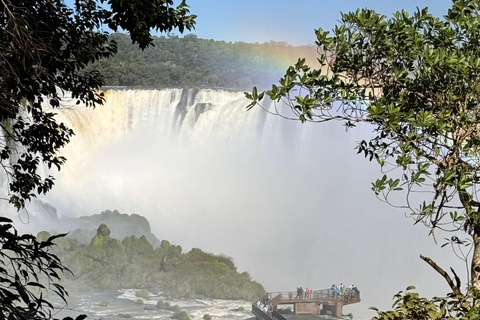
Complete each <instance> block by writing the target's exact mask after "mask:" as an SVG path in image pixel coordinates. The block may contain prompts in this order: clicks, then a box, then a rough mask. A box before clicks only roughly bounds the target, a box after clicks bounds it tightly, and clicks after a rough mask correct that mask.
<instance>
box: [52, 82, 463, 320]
mask: <svg viewBox="0 0 480 320" xmlns="http://www.w3.org/2000/svg"><path fill="white" fill-rule="evenodd" d="M105 95H106V103H105V104H104V105H102V106H98V107H97V108H96V109H95V110H92V109H85V108H82V107H73V106H71V107H69V106H68V105H69V103H68V101H67V102H66V107H65V109H64V110H62V111H60V112H59V114H58V119H59V120H60V121H64V122H65V123H66V124H67V125H69V126H71V127H72V128H73V129H74V131H75V133H76V136H75V137H74V138H73V139H72V142H71V144H70V145H69V146H68V147H67V148H65V150H63V152H62V154H63V155H65V156H66V158H67V159H68V161H67V164H66V165H65V167H64V168H63V169H62V170H61V172H60V173H59V174H57V175H56V176H57V183H56V187H55V188H54V190H53V191H52V192H51V193H50V194H48V195H47V196H46V197H45V198H44V200H46V201H48V202H49V203H50V204H52V205H53V206H55V207H57V208H58V212H59V214H60V215H65V216H66V215H87V214H97V213H99V212H101V211H103V210H105V209H111V210H113V209H117V210H119V211H120V212H125V213H138V214H141V215H144V216H146V217H147V218H148V219H149V220H150V222H151V225H152V231H153V232H154V233H155V234H156V235H157V237H158V238H159V239H168V240H170V241H173V242H174V243H176V244H180V245H182V246H183V247H184V248H185V249H188V248H192V247H199V248H202V249H204V250H206V251H211V252H214V253H225V254H227V255H230V256H232V257H233V258H234V260H235V262H236V264H237V266H238V267H239V269H240V270H242V271H243V270H247V271H248V272H249V273H250V274H251V275H252V277H253V278H254V279H255V280H257V281H259V282H261V283H262V284H263V285H264V287H265V288H266V289H267V290H271V291H286V290H294V288H295V287H296V286H300V285H301V286H304V287H307V286H308V287H311V288H315V289H322V288H327V287H330V286H331V285H332V283H335V284H338V283H340V282H343V283H344V284H355V285H357V286H358V287H359V288H360V290H361V294H362V301H363V302H362V303H361V304H359V305H353V306H349V307H347V308H345V310H344V312H346V313H348V312H352V313H353V314H354V316H355V317H356V318H358V317H360V318H366V317H371V316H373V313H372V312H369V311H368V310H367V309H368V307H370V306H373V305H374V306H378V307H380V308H389V307H390V304H391V300H390V299H391V296H392V295H393V294H394V293H396V292H398V291H399V290H402V289H405V288H406V287H407V286H408V285H411V284H415V285H416V286H417V288H418V289H419V291H420V293H422V294H424V295H426V296H428V295H444V294H445V293H446V292H447V291H448V288H447V286H446V285H445V286H444V287H440V288H438V287H432V286H431V283H438V281H437V280H438V278H437V277H438V276H437V275H436V274H435V272H433V271H432V270H430V267H429V266H427V265H426V264H424V262H422V261H421V260H420V259H419V258H418V254H420V253H422V254H425V255H427V256H428V255H429V256H431V257H432V258H433V259H434V260H436V261H437V262H439V263H440V264H444V265H446V266H450V265H455V263H456V264H457V265H460V267H458V268H457V269H458V270H462V269H461V268H462V267H461V262H459V261H455V260H453V258H452V257H451V255H449V254H446V253H447V251H440V249H439V248H438V247H435V246H434V244H433V241H432V240H431V239H429V238H427V231H426V230H424V229H421V228H414V227H412V225H411V224H412V223H411V221H409V220H407V219H405V218H404V217H403V215H402V214H401V213H399V212H395V211H394V210H393V209H391V208H390V207H388V206H387V205H384V204H382V203H380V202H378V201H377V200H376V199H375V197H374V195H373V193H372V192H371V191H370V190H369V185H370V181H372V180H374V179H375V178H377V176H378V174H379V173H378V168H377V166H376V165H375V164H371V163H368V162H367V161H365V160H364V159H363V157H362V156H356V155H355V151H354V150H353V149H354V147H355V145H356V142H357V141H358V140H361V139H362V135H363V136H365V135H366V134H368V133H367V132H368V128H364V129H363V131H362V129H361V128H360V129H355V130H352V131H349V132H347V133H345V131H344V128H343V127H342V126H341V125H339V124H338V123H337V124H323V125H316V124H306V125H302V124H300V123H299V122H298V121H287V120H284V119H281V118H280V117H274V116H271V115H267V113H265V112H264V111H262V110H261V109H260V108H255V109H253V110H252V111H249V112H247V111H246V109H245V106H246V105H247V104H248V101H247V100H246V99H245V98H244V97H243V93H239V92H228V91H222V90H207V89H204V90H196V89H184V90H182V89H165V90H108V91H106V92H105ZM267 104H268V103H267ZM270 104H271V103H270ZM72 105H73V104H72ZM267 107H269V105H267ZM270 107H271V106H270ZM354 134H356V135H357V136H354ZM448 253H449V252H448ZM444 256H447V257H444ZM452 260H453V263H452Z"/></svg>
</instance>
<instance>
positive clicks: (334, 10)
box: [177, 0, 451, 45]
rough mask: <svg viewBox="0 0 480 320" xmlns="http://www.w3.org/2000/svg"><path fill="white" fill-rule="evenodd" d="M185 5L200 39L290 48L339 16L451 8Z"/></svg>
mask: <svg viewBox="0 0 480 320" xmlns="http://www.w3.org/2000/svg"><path fill="white" fill-rule="evenodd" d="M178 2H179V1H177V3H178ZM187 3H188V4H189V5H190V7H191V10H190V11H191V12H192V13H194V14H196V15H197V16H198V18H197V26H196V28H195V30H194V31H193V33H195V34H196V35H198V37H200V38H206V39H215V40H224V41H244V42H260V43H262V42H268V41H270V40H274V41H286V42H288V43H291V44H293V45H303V44H314V42H315V35H314V29H317V28H319V27H321V28H323V29H327V30H330V29H332V28H333V27H334V26H335V24H336V23H337V21H338V20H339V18H340V12H348V11H353V10H355V9H357V8H370V9H374V10H376V11H377V12H380V13H382V14H385V15H387V16H390V15H391V14H392V13H393V12H395V11H398V10H401V9H405V10H407V11H410V12H412V11H415V10H416V7H419V8H424V7H428V8H429V10H430V12H431V13H433V14H434V15H436V16H442V15H444V14H445V13H446V12H447V10H448V8H449V7H450V5H451V1H450V0H402V1H398V0H336V1H326V0H187ZM177 34H178V32H177Z"/></svg>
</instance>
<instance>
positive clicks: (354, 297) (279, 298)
mask: <svg viewBox="0 0 480 320" xmlns="http://www.w3.org/2000/svg"><path fill="white" fill-rule="evenodd" d="M268 294H269V296H270V298H271V300H270V301H272V302H273V303H274V304H275V305H277V304H281V303H285V302H294V301H295V300H297V301H298V300H306V301H318V300H328V301H342V302H344V303H353V302H358V301H360V292H358V291H357V292H355V293H353V292H351V291H350V290H347V291H346V292H344V293H343V294H338V293H337V294H334V292H333V290H332V289H322V290H314V291H312V292H311V293H310V294H305V293H304V294H303V295H301V294H298V293H297V291H283V292H269V293H268Z"/></svg>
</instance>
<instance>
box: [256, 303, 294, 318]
mask: <svg viewBox="0 0 480 320" xmlns="http://www.w3.org/2000/svg"><path fill="white" fill-rule="evenodd" d="M252 313H253V314H254V315H255V318H256V319H258V320H287V319H286V318H285V317H284V316H283V315H282V314H281V313H279V312H278V311H277V310H273V311H272V313H271V314H269V313H268V312H265V311H263V310H262V309H260V308H259V307H257V306H256V305H255V304H252Z"/></svg>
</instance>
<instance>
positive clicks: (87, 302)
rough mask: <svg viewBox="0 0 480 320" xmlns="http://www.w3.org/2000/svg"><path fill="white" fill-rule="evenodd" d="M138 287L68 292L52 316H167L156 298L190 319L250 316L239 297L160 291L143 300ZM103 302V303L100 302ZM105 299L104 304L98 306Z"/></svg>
mask: <svg viewBox="0 0 480 320" xmlns="http://www.w3.org/2000/svg"><path fill="white" fill-rule="evenodd" d="M137 291H139V290H135V289H122V290H103V291H99V292H75V293H73V294H71V298H70V303H69V306H68V308H64V309H63V310H61V311H60V312H58V313H57V314H56V315H55V317H56V318H63V317H66V316H71V317H76V316H78V315H80V314H86V315H87V316H88V319H104V320H107V319H108V320H125V319H130V320H135V319H159V320H161V319H171V316H172V315H173V312H172V311H168V310H159V309H157V308H156V304H157V302H158V300H163V301H165V302H168V303H169V304H170V305H178V306H179V307H180V308H181V309H182V310H183V311H185V312H187V314H188V315H189V317H190V319H192V320H200V319H202V318H203V316H204V315H205V314H209V315H211V316H212V319H232V320H243V319H248V318H251V317H252V316H253V315H252V314H251V312H250V310H251V302H248V301H243V300H220V299H167V298H166V297H165V296H163V295H162V293H159V294H157V295H153V294H151V295H150V297H149V298H148V299H147V300H143V304H141V305H140V304H137V300H138V299H139V298H138V297H137V296H136V295H135V294H136V292H137ZM102 302H103V303H102ZM105 303H108V306H102V305H105Z"/></svg>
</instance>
